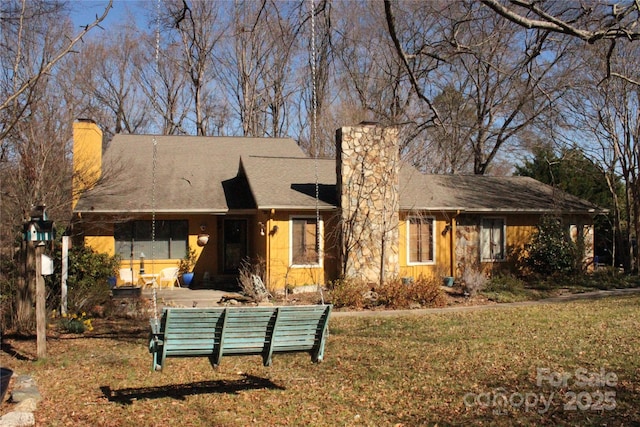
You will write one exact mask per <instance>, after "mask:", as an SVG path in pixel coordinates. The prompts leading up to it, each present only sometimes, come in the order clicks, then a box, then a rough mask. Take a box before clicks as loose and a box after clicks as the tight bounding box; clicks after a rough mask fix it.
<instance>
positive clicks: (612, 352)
mask: <svg viewBox="0 0 640 427" xmlns="http://www.w3.org/2000/svg"><path fill="white" fill-rule="evenodd" d="M147 324H148V321H146V320H139V321H136V322H132V321H128V322H123V321H109V322H108V321H105V320H99V319H98V320H96V321H95V326H96V329H95V330H94V331H93V332H91V333H88V334H86V336H59V337H52V338H50V339H49V340H48V351H49V358H48V359H47V360H46V361H41V362H33V361H32V359H33V356H34V355H35V343H34V342H33V341H32V340H26V341H20V340H13V339H10V338H8V339H6V340H5V342H4V345H3V349H4V350H5V352H2V353H0V355H1V357H2V360H1V361H0V362H1V364H2V365H3V366H8V367H10V368H12V369H14V370H15V371H16V372H17V373H18V374H31V375H33V376H34V377H35V378H36V381H37V383H38V386H39V388H40V391H41V393H42V395H43V401H42V402H41V403H40V404H39V405H38V409H37V411H36V413H35V415H36V420H37V425H39V426H63V425H80V426H89V425H90V426H154V425H181V426H246V425H250V424H253V425H259V426H275V425H296V426H297V425H314V426H328V425H330V426H335V425H340V426H345V425H347V426H350V425H370V426H396V425H404V426H416V425H435V424H438V425H461V424H464V425H474V424H475V425H478V424H483V425H514V424H522V425H532V424H536V425H541V424H553V425H603V424H606V425H634V424H635V425H637V423H638V422H640V405H638V403H637V402H640V380H639V378H640V355H639V352H638V349H640V335H639V333H638V331H639V330H640V296H631V297H617V298H607V299H599V300H589V301H577V302H568V303H563V304H552V305H534V306H526V307H514V308H503V309H488V310H479V311H469V312H447V313H438V314H422V315H411V316H404V317H335V318H332V319H331V322H330V332H331V335H330V337H329V340H328V343H327V348H326V359H325V361H324V362H323V363H322V364H319V365H314V364H311V363H310V359H309V357H308V356H307V355H303V354H296V355H276V356H274V360H273V366H272V367H270V368H265V367H263V366H262V364H261V359H260V358H259V357H257V356H249V357H228V358H223V359H222V363H221V366H220V367H219V368H218V369H217V370H214V369H212V368H211V367H210V365H209V364H208V362H207V361H206V360H204V359H170V360H169V361H168V363H167V367H166V368H165V371H163V372H162V373H158V372H151V371H150V364H151V356H150V355H149V353H148V352H147V347H146V344H147V343H146V337H147ZM7 352H8V353H7ZM10 409H11V404H9V403H3V404H2V406H1V407H0V412H1V413H5V412H7V411H8V410H10Z"/></svg>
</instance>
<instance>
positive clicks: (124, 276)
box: [119, 268, 138, 286]
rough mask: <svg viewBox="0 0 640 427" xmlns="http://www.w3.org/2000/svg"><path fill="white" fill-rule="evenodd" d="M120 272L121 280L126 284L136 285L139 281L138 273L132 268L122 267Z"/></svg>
mask: <svg viewBox="0 0 640 427" xmlns="http://www.w3.org/2000/svg"><path fill="white" fill-rule="evenodd" d="M119 274H120V281H121V282H122V283H123V284H124V285H126V286H134V285H135V284H136V283H138V275H137V274H136V272H135V271H134V270H132V269H130V268H121V269H120V270H119Z"/></svg>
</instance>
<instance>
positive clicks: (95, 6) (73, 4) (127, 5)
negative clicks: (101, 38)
mask: <svg viewBox="0 0 640 427" xmlns="http://www.w3.org/2000/svg"><path fill="white" fill-rule="evenodd" d="M143 3H155V1H154V0H113V7H112V9H111V10H110V11H109V14H108V15H107V18H106V19H105V20H104V21H103V22H102V24H101V26H102V27H103V28H104V29H105V30H108V29H109V27H111V26H113V25H117V24H120V23H122V20H123V19H125V17H126V16H127V13H128V12H133V13H135V15H136V17H139V18H140V19H142V20H143V21H142V22H140V24H141V26H142V27H144V25H145V24H144V20H145V19H146V18H145V16H143V13H141V12H140V9H141V8H142V6H143ZM108 4H109V1H108V0H72V1H70V2H69V7H70V8H71V12H70V14H71V19H72V20H73V23H74V25H75V26H76V28H79V27H80V26H82V25H87V24H90V23H91V22H93V21H95V19H96V15H102V14H103V13H104V9H105V8H106V7H107V5H108ZM136 11H138V12H137V13H136ZM93 32H96V30H94V31H93Z"/></svg>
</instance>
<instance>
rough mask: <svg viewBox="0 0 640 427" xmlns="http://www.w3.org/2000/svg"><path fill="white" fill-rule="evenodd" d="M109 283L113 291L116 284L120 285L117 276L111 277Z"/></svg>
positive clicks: (108, 279)
mask: <svg viewBox="0 0 640 427" xmlns="http://www.w3.org/2000/svg"><path fill="white" fill-rule="evenodd" d="M107 283H108V284H109V289H113V288H115V287H116V283H118V278H117V277H116V276H109V277H108V278H107Z"/></svg>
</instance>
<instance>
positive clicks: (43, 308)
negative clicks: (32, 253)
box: [36, 242, 47, 360]
mask: <svg viewBox="0 0 640 427" xmlns="http://www.w3.org/2000/svg"><path fill="white" fill-rule="evenodd" d="M43 253H44V243H43V242H38V244H37V245H36V349H37V357H38V360H41V359H45V358H46V357H47V302H46V297H45V293H46V292H45V286H44V276H42V254H43Z"/></svg>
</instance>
